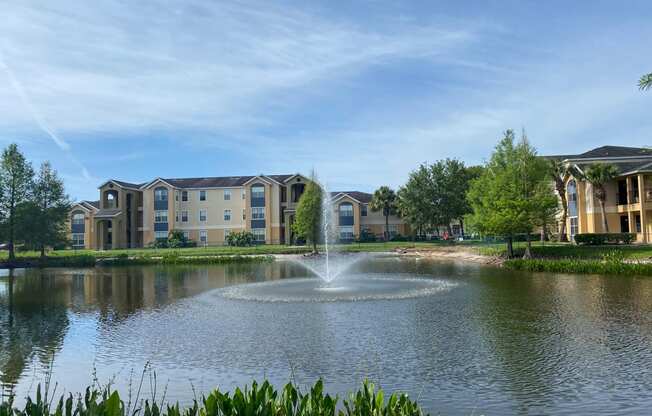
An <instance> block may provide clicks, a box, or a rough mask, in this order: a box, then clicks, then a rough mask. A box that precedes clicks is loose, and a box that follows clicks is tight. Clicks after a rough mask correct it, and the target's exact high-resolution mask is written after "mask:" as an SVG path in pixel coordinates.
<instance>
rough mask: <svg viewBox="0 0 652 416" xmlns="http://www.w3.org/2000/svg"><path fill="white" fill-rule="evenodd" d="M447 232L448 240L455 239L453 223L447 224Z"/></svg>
mask: <svg viewBox="0 0 652 416" xmlns="http://www.w3.org/2000/svg"><path fill="white" fill-rule="evenodd" d="M446 231H447V232H448V238H453V229H452V228H451V222H450V221H448V222H447V223H446Z"/></svg>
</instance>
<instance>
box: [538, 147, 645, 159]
mask: <svg viewBox="0 0 652 416" xmlns="http://www.w3.org/2000/svg"><path fill="white" fill-rule="evenodd" d="M547 157H548V158H551V159H552V158H559V159H595V158H607V157H614V158H619V157H652V149H648V148H645V147H627V146H601V147H596V148H595V149H591V150H589V151H587V152H584V153H580V154H578V155H556V156H547Z"/></svg>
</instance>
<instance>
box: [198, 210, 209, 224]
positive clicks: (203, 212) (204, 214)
mask: <svg viewBox="0 0 652 416" xmlns="http://www.w3.org/2000/svg"><path fill="white" fill-rule="evenodd" d="M207 218H208V210H205V209H200V210H199V221H201V222H206V219H207Z"/></svg>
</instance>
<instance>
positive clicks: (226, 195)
mask: <svg viewBox="0 0 652 416" xmlns="http://www.w3.org/2000/svg"><path fill="white" fill-rule="evenodd" d="M224 200H225V201H230V200H231V190H230V189H225V190H224Z"/></svg>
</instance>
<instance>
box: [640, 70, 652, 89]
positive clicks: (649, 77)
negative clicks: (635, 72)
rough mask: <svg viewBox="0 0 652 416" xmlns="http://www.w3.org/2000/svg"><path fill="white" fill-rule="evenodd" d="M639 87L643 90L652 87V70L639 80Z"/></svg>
mask: <svg viewBox="0 0 652 416" xmlns="http://www.w3.org/2000/svg"><path fill="white" fill-rule="evenodd" d="M638 88H640V89H641V90H643V91H646V90H649V89H650V88H652V72H651V73H649V74H645V75H643V76H642V77H641V79H639V80H638Z"/></svg>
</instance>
